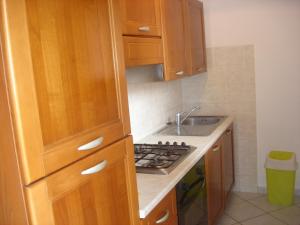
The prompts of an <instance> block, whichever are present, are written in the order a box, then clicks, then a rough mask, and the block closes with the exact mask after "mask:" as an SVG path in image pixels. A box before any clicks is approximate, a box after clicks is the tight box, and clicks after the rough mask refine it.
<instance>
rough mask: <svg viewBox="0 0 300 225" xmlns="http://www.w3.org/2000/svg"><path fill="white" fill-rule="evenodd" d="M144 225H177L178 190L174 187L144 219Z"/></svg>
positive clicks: (142, 221) (142, 222)
mask: <svg viewBox="0 0 300 225" xmlns="http://www.w3.org/2000/svg"><path fill="white" fill-rule="evenodd" d="M141 224H142V225H156V224H161V225H177V224H178V218H177V206H176V190H175V189H173V190H172V191H170V193H169V194H168V195H167V196H166V197H165V198H164V199H163V200H161V202H160V203H159V204H158V205H157V206H156V207H155V208H154V209H153V211H152V212H151V213H150V214H149V215H148V216H147V217H146V218H145V219H143V220H141Z"/></svg>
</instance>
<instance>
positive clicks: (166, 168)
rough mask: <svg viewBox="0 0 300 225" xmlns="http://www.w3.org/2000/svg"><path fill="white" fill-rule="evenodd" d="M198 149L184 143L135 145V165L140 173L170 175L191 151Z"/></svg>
mask: <svg viewBox="0 0 300 225" xmlns="http://www.w3.org/2000/svg"><path fill="white" fill-rule="evenodd" d="M194 149H196V148H195V147H193V146H189V145H186V144H185V143H184V142H183V143H181V145H177V143H176V142H174V143H173V145H170V143H169V142H167V143H166V144H162V143H161V142H159V143H158V144H135V145H134V152H135V165H136V169H137V172H139V173H151V174H169V173H170V172H171V171H172V170H173V169H174V168H175V167H176V166H177V165H178V164H179V162H180V161H181V160H182V159H184V158H185V157H186V156H187V155H188V154H189V153H190V152H191V151H193V150H194Z"/></svg>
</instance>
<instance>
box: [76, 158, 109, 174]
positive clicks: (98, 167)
mask: <svg viewBox="0 0 300 225" xmlns="http://www.w3.org/2000/svg"><path fill="white" fill-rule="evenodd" d="M106 166H107V161H106V160H104V161H102V162H101V163H99V164H97V165H96V166H93V167H91V168H89V169H86V170H83V171H82V172H81V175H90V174H94V173H98V172H100V171H101V170H103V169H104V168H105V167H106Z"/></svg>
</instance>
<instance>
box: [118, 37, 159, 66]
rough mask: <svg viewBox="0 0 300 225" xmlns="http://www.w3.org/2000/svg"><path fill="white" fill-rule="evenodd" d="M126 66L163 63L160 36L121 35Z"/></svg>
mask: <svg viewBox="0 0 300 225" xmlns="http://www.w3.org/2000/svg"><path fill="white" fill-rule="evenodd" d="M123 38H124V39H123V40H124V53H125V63H126V66H128V67H130V66H139V65H149V64H160V63H163V61H164V60H163V54H162V41H161V39H160V38H137V37H125V36H124V37H123Z"/></svg>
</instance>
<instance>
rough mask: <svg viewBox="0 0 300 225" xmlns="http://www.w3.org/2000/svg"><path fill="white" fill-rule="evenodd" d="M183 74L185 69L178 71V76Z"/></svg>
mask: <svg viewBox="0 0 300 225" xmlns="http://www.w3.org/2000/svg"><path fill="white" fill-rule="evenodd" d="M183 74H184V71H183V70H181V71H178V72H176V75H178V76H181V75H183Z"/></svg>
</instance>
